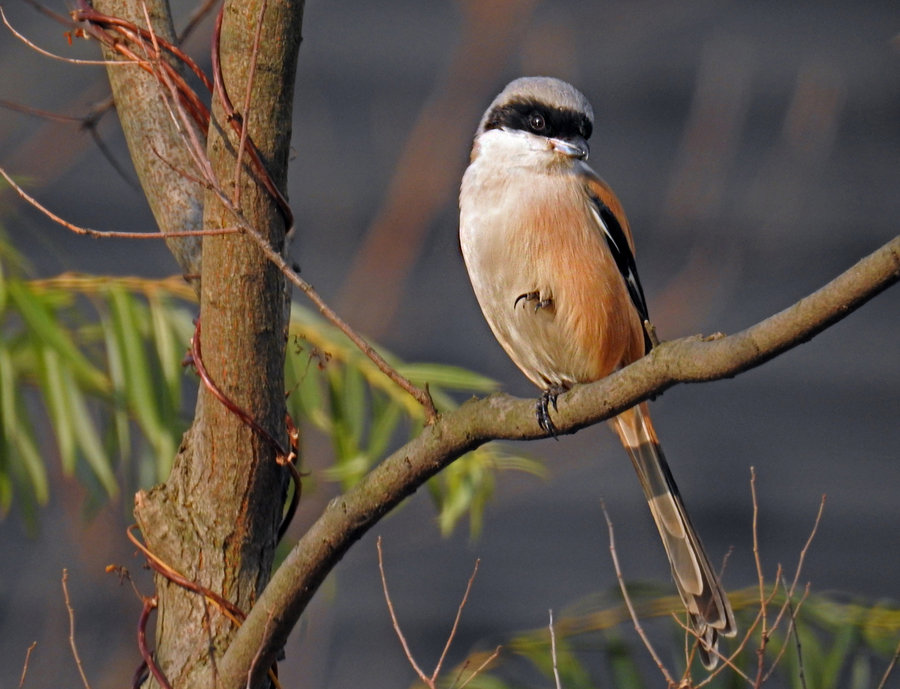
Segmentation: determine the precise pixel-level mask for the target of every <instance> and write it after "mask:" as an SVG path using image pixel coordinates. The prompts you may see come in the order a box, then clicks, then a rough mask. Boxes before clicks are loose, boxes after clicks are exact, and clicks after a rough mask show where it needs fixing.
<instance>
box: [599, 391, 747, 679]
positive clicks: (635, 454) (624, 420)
mask: <svg viewBox="0 0 900 689" xmlns="http://www.w3.org/2000/svg"><path fill="white" fill-rule="evenodd" d="M613 426H614V428H615V429H616V432H617V433H618V434H619V438H620V439H621V440H622V444H623V445H624V446H625V449H626V450H627V451H628V454H629V456H630V457H631V461H632V463H633V464H634V468H635V470H636V471H637V474H638V478H639V479H640V481H641V487H642V488H643V489H644V495H646V497H647V502H648V503H649V504H650V512H651V513H652V514H653V520H654V521H655V522H656V528H657V529H659V534H660V536H662V542H663V545H664V546H665V548H666V554H667V555H668V556H669V564H670V565H671V567H672V575H673V577H674V578H675V585H676V587H677V588H678V593H679V594H681V600H682V601H684V606H685V608H687V611H688V614H689V615H690V619H691V624H692V626H693V627H694V629H695V630H696V631H697V635H698V636H699V638H700V640H701V644H700V657H701V660H702V661H703V664H704V665H705V666H706V667H707V668H710V669H711V668H713V667H715V666H716V663H717V662H718V657H717V655H716V653H715V651H716V647H717V643H718V637H719V634H721V635H723V636H734V635H735V633H736V632H737V628H736V627H735V624H734V613H732V611H731V605H730V603H729V602H728V596H726V595H725V591H724V589H723V588H722V585H721V584H720V583H719V579H718V577H717V576H716V573H715V570H714V569H713V568H712V566H711V565H710V563H709V558H708V557H707V556H706V552H705V551H704V550H703V544H702V543H700V538H699V537H698V536H697V533H696V532H695V531H694V527H693V526H692V525H691V520H690V518H689V517H688V514H687V511H686V510H685V509H684V503H683V502H682V501H681V495H680V494H679V492H678V487H677V486H676V485H675V479H674V478H673V476H672V472H671V471H670V470H669V465H668V464H667V463H666V458H665V456H664V455H663V452H662V448H661V447H660V446H659V440H658V439H657V438H656V431H654V430H653V424H652V423H651V422H650V414H649V412H648V409H647V405H646V404H641V405H638V406H637V407H634V408H632V409H629V410H628V411H626V412H623V413H622V414H620V415H619V416H617V417H616V418H615V420H614V422H613Z"/></svg>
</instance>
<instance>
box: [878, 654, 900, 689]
mask: <svg viewBox="0 0 900 689" xmlns="http://www.w3.org/2000/svg"><path fill="white" fill-rule="evenodd" d="M898 661H900V643H898V644H897V648H896V649H895V650H894V656H893V657H892V658H891V662H890V663H888V666H887V668H885V671H884V674H883V675H882V676H881V681H880V682H879V683H878V687H876V689H884V688H885V687H886V686H887V681H888V679H889V678H890V676H891V673H892V672H893V671H894V668H895V667H897V662H898Z"/></svg>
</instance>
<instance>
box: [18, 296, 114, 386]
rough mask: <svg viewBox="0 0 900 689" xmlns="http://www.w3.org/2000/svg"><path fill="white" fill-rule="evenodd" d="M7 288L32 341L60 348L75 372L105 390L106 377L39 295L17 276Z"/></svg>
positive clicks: (79, 376)
mask: <svg viewBox="0 0 900 689" xmlns="http://www.w3.org/2000/svg"><path fill="white" fill-rule="evenodd" d="M8 289H9V295H10V298H11V299H12V302H13V303H14V304H15V307H16V309H17V311H18V313H19V315H20V316H21V317H22V320H24V321H25V324H26V325H27V326H28V328H29V330H30V331H31V333H32V335H33V336H34V338H35V341H36V342H41V343H42V344H43V345H45V346H47V347H51V348H53V349H55V350H56V351H57V352H59V355H60V356H61V357H62V358H63V359H65V360H66V361H67V362H68V363H69V365H70V367H71V369H72V372H73V373H74V374H75V376H76V377H77V378H78V379H79V380H81V381H82V382H84V383H85V384H87V385H88V386H89V387H91V388H93V389H95V390H98V391H101V392H108V391H109V388H110V385H109V380H108V379H107V378H106V376H105V375H103V372H102V371H100V370H99V369H98V368H97V367H95V366H94V365H93V364H92V363H91V362H90V361H88V359H87V357H85V356H84V354H82V353H81V351H80V350H79V349H78V347H77V346H76V345H75V342H74V341H73V339H72V338H71V337H70V335H69V333H68V332H66V331H65V330H64V329H63V328H62V327H60V324H59V320H58V318H57V317H56V315H55V314H54V313H52V312H51V311H50V309H48V308H47V307H46V306H45V304H44V303H43V302H42V301H41V299H40V297H39V296H37V295H35V294H33V293H32V292H31V291H30V290H29V289H28V288H27V287H26V286H25V285H24V284H23V283H21V282H20V281H18V280H11V281H10V282H9V283H8Z"/></svg>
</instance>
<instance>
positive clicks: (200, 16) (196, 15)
mask: <svg viewBox="0 0 900 689" xmlns="http://www.w3.org/2000/svg"><path fill="white" fill-rule="evenodd" d="M218 1H219V0H205V2H204V3H203V4H202V5H200V6H199V7H198V8H197V9H195V10H194V11H193V12H192V13H191V16H190V17H189V18H188V22H187V24H185V27H184V29H183V30H182V32H181V35H179V36H178V43H179V45H183V44H184V42H185V41H186V40H187V39H188V37H189V36H190V35H191V34H192V33H193V32H194V29H196V28H197V26H198V25H199V24H200V22H202V21H203V20H204V19H205V18H206V17H207V15H209V13H210V12H212V10H213V8H214V7H215V6H216V3H217V2H218Z"/></svg>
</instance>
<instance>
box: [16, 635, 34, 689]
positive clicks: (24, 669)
mask: <svg viewBox="0 0 900 689" xmlns="http://www.w3.org/2000/svg"><path fill="white" fill-rule="evenodd" d="M35 646H37V641H32V642H31V646H29V647H28V650H27V651H25V663H24V664H23V665H22V676H21V677H19V689H22V687H23V686H24V685H25V676H26V675H27V674H28V662H29V661H30V660H31V652H32V651H33V650H34V648H35Z"/></svg>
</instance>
